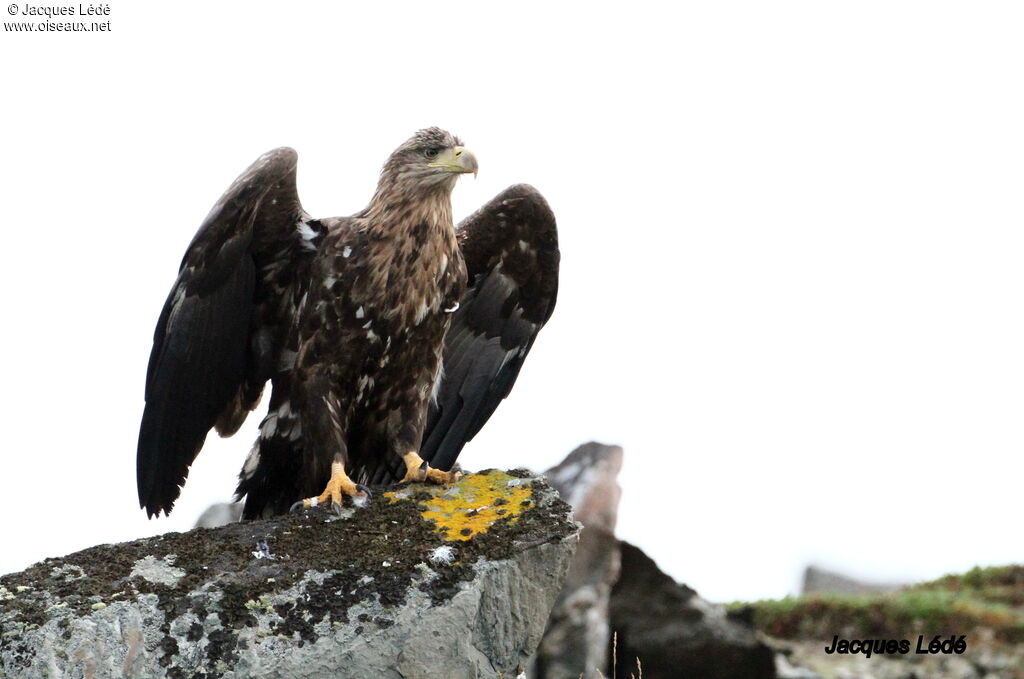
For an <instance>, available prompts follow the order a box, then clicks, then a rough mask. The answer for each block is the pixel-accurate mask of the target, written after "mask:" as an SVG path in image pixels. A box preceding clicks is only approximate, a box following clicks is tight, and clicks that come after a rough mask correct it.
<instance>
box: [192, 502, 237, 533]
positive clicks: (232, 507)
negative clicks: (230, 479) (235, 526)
mask: <svg viewBox="0 0 1024 679" xmlns="http://www.w3.org/2000/svg"><path fill="white" fill-rule="evenodd" d="M241 518H242V503H241V502H218V503H216V504H212V505H210V506H209V507H207V508H206V510H205V511H204V512H203V513H202V514H200V515H199V518H198V519H196V525H195V527H196V528H217V527H219V526H226V525H228V524H229V523H235V522H236V521H238V520H239V519H241Z"/></svg>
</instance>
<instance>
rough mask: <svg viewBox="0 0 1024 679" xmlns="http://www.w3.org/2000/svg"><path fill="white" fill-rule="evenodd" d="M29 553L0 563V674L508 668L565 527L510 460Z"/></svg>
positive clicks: (540, 622)
mask: <svg viewBox="0 0 1024 679" xmlns="http://www.w3.org/2000/svg"><path fill="white" fill-rule="evenodd" d="M342 513H343V514H344V516H343V517H336V516H334V515H333V514H332V513H330V512H329V511H328V510H326V509H324V508H317V509H312V510H305V511H304V512H302V513H301V514H294V515H289V516H284V517H278V518H275V519H270V520H266V521H255V522H243V523H236V524H232V525H229V526H224V527H221V528H215V529H202V528H199V529H194V530H192V531H189V532H187V533H168V534H165V535H162V536H159V537H154V538H147V539H142V540H136V541H134V542H128V543H123V544H119V545H101V546H98V547H93V548H90V549H87V550H84V551H81V552H77V553H75V554H71V555H69V556H67V557H63V558H59V559H47V560H45V561H43V562H41V563H38V564H36V565H34V566H31V567H30V568H28V569H26V570H25V571H22V572H20V573H13V574H10V575H5V576H2V577H0V676H5V677H12V678H13V677H18V678H19V679H36V678H40V679H41V678H43V677H46V678H48V679H49V678H51V677H52V678H56V677H88V678H89V679H107V678H113V677H119V678H120V677H140V678H142V677H145V678H149V677H168V678H169V679H178V678H181V679H184V678H191V677H204V678H205V679H213V678H214V677H225V678H227V679H242V678H244V677H260V678H261V679H262V678H267V679H274V678H281V679H284V678H288V679H292V678H293V677H301V678H305V679H314V678H319V677H341V676H351V677H365V676H372V677H374V679H416V678H422V679H428V678H431V679H433V678H436V677H441V676H443V677H446V678H451V679H462V678H467V679H468V678H471V677H472V678H477V677H498V676H504V677H505V678H506V679H509V678H511V677H514V676H515V675H516V674H517V673H518V672H519V671H520V666H521V665H523V664H524V663H525V662H526V659H527V658H528V657H529V656H530V654H531V653H532V652H533V651H534V649H535V648H536V645H537V644H538V643H539V641H540V638H541V634H542V632H543V629H544V622H545V620H546V619H547V615H548V611H549V610H550V608H551V605H552V604H553V603H554V600H555V596H556V595H557V593H558V591H559V588H560V587H561V585H562V581H563V580H564V577H565V574H566V572H567V569H568V567H569V561H570V559H571V557H572V553H573V549H574V546H575V543H576V539H577V536H578V528H577V526H576V524H575V523H573V522H572V521H571V519H570V516H569V507H568V506H567V505H566V504H565V503H564V502H562V501H561V500H560V499H559V498H558V497H557V495H556V494H555V493H554V492H553V491H552V490H551V489H550V488H549V487H548V486H547V484H546V483H544V481H543V480H542V479H538V478H533V477H531V476H530V475H529V473H527V472H522V471H513V472H508V473H505V472H497V471H491V472H482V473H480V474H472V475H469V476H467V477H465V478H464V479H462V480H461V481H460V482H459V483H457V484H454V485H452V486H450V487H436V486H423V485H415V486H406V487H402V488H400V489H398V490H396V491H392V492H387V493H378V494H377V495H376V496H375V497H374V499H373V501H372V503H371V504H370V506H369V507H365V508H361V509H358V510H357V509H346V510H344V511H343V512H342Z"/></svg>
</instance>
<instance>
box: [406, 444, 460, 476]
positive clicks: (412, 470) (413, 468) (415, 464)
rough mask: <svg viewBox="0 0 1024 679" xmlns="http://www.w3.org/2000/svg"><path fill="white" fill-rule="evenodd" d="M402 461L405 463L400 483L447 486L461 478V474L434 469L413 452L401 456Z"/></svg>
mask: <svg viewBox="0 0 1024 679" xmlns="http://www.w3.org/2000/svg"><path fill="white" fill-rule="evenodd" d="M402 461H403V462H405V476H404V477H403V478H402V483H413V482H415V481H426V482H427V483H439V484H447V483H455V482H456V481H458V480H459V479H461V478H462V473H461V472H456V471H452V472H443V471H441V470H440V469H434V468H433V467H431V466H430V465H429V464H427V462H426V460H424V459H423V458H422V457H420V456H419V453H417V452H415V451H411V452H408V453H406V454H405V455H403V456H402Z"/></svg>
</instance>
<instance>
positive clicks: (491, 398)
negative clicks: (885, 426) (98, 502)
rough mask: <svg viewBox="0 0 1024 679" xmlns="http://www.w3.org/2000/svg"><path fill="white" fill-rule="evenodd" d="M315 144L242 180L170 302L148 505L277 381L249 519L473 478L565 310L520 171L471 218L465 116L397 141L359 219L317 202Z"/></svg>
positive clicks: (268, 161)
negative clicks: (318, 213)
mask: <svg viewBox="0 0 1024 679" xmlns="http://www.w3.org/2000/svg"><path fill="white" fill-rule="evenodd" d="M297 160H298V155H297V154H296V152H295V151H294V150H292V149H290V148H279V149H275V150H273V151H270V152H268V153H266V154H264V155H263V156H261V157H260V158H259V159H257V160H256V162H254V163H253V164H252V165H251V166H250V167H249V168H248V169H247V170H246V171H245V172H243V173H242V174H241V175H240V176H239V177H238V178H237V179H236V180H235V182H234V183H233V184H232V185H231V187H230V188H229V189H228V190H227V192H226V193H225V194H224V195H223V196H221V198H220V200H219V201H217V203H216V204H215V205H214V207H213V209H212V210H211V211H210V213H209V215H208V216H207V217H206V219H205V220H204V221H203V223H202V225H201V226H200V228H199V231H198V232H197V233H196V235H195V237H194V238H193V239H192V242H191V244H190V245H189V246H188V249H187V251H186V253H185V256H184V258H183V260H182V262H181V267H180V269H179V271H178V276H177V279H176V280H175V282H174V286H173V287H172V288H171V291H170V294H169V295H168V297H167V300H166V302H165V304H164V306H163V310H162V311H161V313H160V317H159V320H158V321H157V325H156V331H155V333H154V337H153V348H152V352H151V354H150V358H149V365H148V369H147V373H146V389H145V399H146V404H145V409H144V411H143V415H142V423H141V426H140V431H139V442H138V450H137V457H136V470H137V482H138V492H139V504H140V507H142V508H143V509H145V510H146V512H147V514H148V516H149V517H150V518H152V517H154V516H158V515H159V514H160V513H161V512H163V513H164V514H169V513H170V511H171V509H172V508H173V506H174V502H175V500H176V499H177V498H178V496H179V494H180V492H181V487H182V486H183V485H184V483H185V480H186V478H187V476H188V471H189V467H190V465H191V464H192V462H193V461H194V460H195V458H196V456H197V455H198V454H199V451H200V449H201V448H202V447H203V443H204V442H205V440H206V436H207V434H208V433H209V431H210V430H211V429H215V430H216V431H217V432H218V433H219V434H220V435H221V436H231V435H232V434H234V433H235V432H237V431H238V429H239V427H240V426H241V425H242V423H243V421H244V420H245V419H246V417H247V415H248V414H249V413H250V412H251V411H252V410H254V409H255V408H256V406H257V404H258V403H259V401H260V399H261V396H262V393H263V390H264V387H265V385H266V383H267V382H268V381H269V382H270V383H271V392H270V402H269V405H268V410H267V414H266V416H265V417H264V418H263V420H262V422H261V423H260V427H259V436H258V438H257V440H256V442H255V443H254V444H253V447H252V449H251V451H250V452H249V455H248V457H247V458H246V461H245V464H244V466H243V467H242V470H241V472H240V473H239V481H238V486H237V489H236V491H235V495H236V499H238V500H241V499H243V498H244V500H245V505H244V510H243V518H247V519H251V518H260V517H266V516H272V515H276V514H282V513H286V512H288V511H289V510H290V509H295V508H297V507H310V506H316V505H317V504H326V503H328V502H330V503H331V504H332V505H334V506H340V505H341V504H342V502H343V501H344V498H345V497H348V498H350V501H351V502H354V503H355V504H357V505H360V504H362V503H364V502H365V501H366V499H367V498H368V496H369V493H370V487H371V486H381V485H390V484H394V483H400V482H411V481H424V482H431V483H449V482H451V481H453V480H455V479H456V478H457V477H458V474H459V472H458V471H457V467H456V468H454V469H453V467H455V462H456V459H457V458H458V455H459V453H460V451H461V450H462V449H463V447H464V446H465V444H466V443H467V442H468V441H469V440H470V439H472V438H473V436H474V435H475V434H476V433H477V432H478V431H479V430H480V428H481V427H482V426H483V425H484V423H485V422H486V421H487V420H488V418H490V416H491V414H492V413H493V412H494V410H495V408H497V406H498V404H499V403H500V402H501V401H502V400H503V399H504V398H505V397H506V396H507V395H508V394H509V392H510V390H511V389H512V386H513V384H514V383H515V381H516V377H517V376H518V374H519V371H520V368H521V367H522V365H523V361H524V360H525V358H526V356H527V354H528V353H529V351H530V349H531V347H532V346H533V343H534V341H535V339H536V337H537V334H538V332H539V331H540V329H541V328H542V327H543V326H544V324H545V323H546V322H547V320H548V319H549V318H550V316H551V313H552V310H553V309H554V306H555V298H556V294H557V290H558V266H559V250H558V236H557V231H556V226H555V218H554V215H553V213H552V211H551V209H550V207H549V206H548V204H547V202H546V201H545V199H544V198H543V197H542V196H541V194H540V193H539V192H538V191H537V190H536V189H534V188H533V187H531V186H529V185H525V184H520V185H515V186H512V187H509V188H508V189H506V190H505V191H503V192H501V193H500V194H498V195H497V196H496V197H495V198H494V199H492V200H491V201H490V202H488V203H487V204H486V205H484V206H483V207H482V208H480V209H479V210H478V211H477V212H475V213H474V214H472V215H471V216H469V217H467V218H466V219H465V220H463V221H462V223H461V224H460V225H459V226H458V228H456V227H455V225H454V222H453V219H452V205H451V194H452V190H453V189H454V187H455V184H456V181H457V179H458V177H459V176H460V175H463V174H466V173H473V174H474V175H476V172H477V168H478V166H477V160H476V158H475V156H474V155H473V154H472V153H471V152H470V151H469V150H468V149H466V148H465V147H464V146H463V145H462V142H461V141H460V140H459V139H458V138H457V137H455V136H453V135H452V134H451V133H449V132H447V131H444V130H442V129H440V128H437V127H431V128H427V129H423V130H420V131H419V132H417V133H416V134H415V135H413V136H412V138H410V139H409V140H408V141H406V142H405V143H403V144H402V145H401V146H399V147H398V148H397V149H396V150H395V151H394V152H393V153H392V154H391V156H390V157H389V158H388V159H387V162H386V163H385V164H384V167H383V169H382V170H381V173H380V179H379V181H378V184H377V188H376V191H375V192H374V194H373V196H372V198H371V199H370V201H369V204H368V205H367V206H366V207H365V208H364V209H363V210H361V211H360V212H357V213H355V214H354V215H352V216H350V217H333V218H327V219H313V218H311V217H310V216H309V215H308V214H307V213H306V212H305V210H303V209H302V206H301V204H300V203H299V198H298V192H297V189H296V166H297Z"/></svg>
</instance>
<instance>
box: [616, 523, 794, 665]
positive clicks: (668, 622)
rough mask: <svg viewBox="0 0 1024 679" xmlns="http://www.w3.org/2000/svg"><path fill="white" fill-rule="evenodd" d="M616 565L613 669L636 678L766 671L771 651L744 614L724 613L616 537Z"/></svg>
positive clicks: (771, 658) (772, 663) (771, 656)
mask: <svg viewBox="0 0 1024 679" xmlns="http://www.w3.org/2000/svg"><path fill="white" fill-rule="evenodd" d="M620 544H621V546H622V570H621V574H620V576H619V580H618V582H616V583H615V587H614V588H613V590H612V598H611V622H612V629H614V630H615V631H616V633H617V637H618V648H617V656H618V663H617V674H616V675H615V677H614V679H629V677H630V675H631V674H632V675H634V676H636V675H637V674H638V672H637V664H636V660H637V659H639V660H640V662H641V663H642V664H643V677H644V679H677V678H678V677H701V679H734V678H736V677H743V679H774V678H775V677H776V669H775V657H774V653H773V651H772V649H771V648H769V647H768V646H767V645H766V644H765V643H764V642H763V641H762V640H761V639H760V638H759V637H758V635H757V633H756V632H755V631H754V629H753V627H752V626H751V624H750V621H749V620H744V619H743V618H742V617H741V616H737V615H730V614H728V613H727V612H726V611H725V609H724V608H723V607H722V606H719V605H716V604H712V603H710V602H708V601H705V600H704V599H702V598H700V597H699V596H697V593H696V592H695V591H693V590H692V589H690V588H689V587H687V586H686V585H682V584H679V583H677V582H676V581H675V580H673V579H672V578H671V577H669V576H668V575H666V574H665V573H663V572H662V571H661V570H660V569H659V568H658V566H657V565H656V564H655V563H654V561H652V560H651V559H650V558H649V557H648V556H647V555H646V554H644V553H643V552H642V551H641V550H640V549H638V548H637V547H634V546H633V545H631V544H629V543H627V542H622V543H620Z"/></svg>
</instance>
